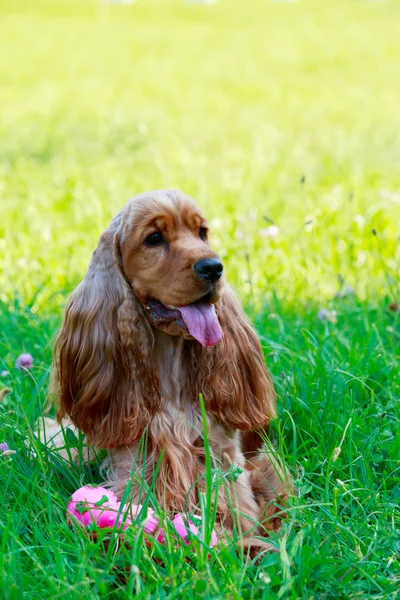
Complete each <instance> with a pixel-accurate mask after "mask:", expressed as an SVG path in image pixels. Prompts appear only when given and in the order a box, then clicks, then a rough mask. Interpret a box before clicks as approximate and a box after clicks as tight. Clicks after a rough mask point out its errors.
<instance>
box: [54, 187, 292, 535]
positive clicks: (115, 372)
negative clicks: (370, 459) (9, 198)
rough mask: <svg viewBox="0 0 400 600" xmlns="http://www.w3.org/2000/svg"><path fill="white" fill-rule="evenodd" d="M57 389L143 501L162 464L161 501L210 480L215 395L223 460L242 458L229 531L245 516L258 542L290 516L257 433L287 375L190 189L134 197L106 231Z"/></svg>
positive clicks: (72, 307)
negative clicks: (276, 382) (276, 377)
mask: <svg viewBox="0 0 400 600" xmlns="http://www.w3.org/2000/svg"><path fill="white" fill-rule="evenodd" d="M54 392H55V393H56V397H57V404H58V419H59V420H60V421H61V420H63V419H64V418H65V417H66V416H67V415H68V416H69V417H70V418H71V420H72V422H73V423H74V424H75V425H76V426H77V427H78V428H79V429H80V430H81V431H83V432H84V433H85V434H86V436H87V440H88V442H89V443H90V444H93V445H94V446H96V447H99V448H107V449H108V451H109V458H108V462H107V464H108V470H107V485H108V486H109V487H110V488H111V489H112V490H113V491H114V492H115V493H117V494H118V495H119V496H120V497H121V495H122V494H123V492H124V489H125V487H126V485H127V483H128V481H129V480H130V477H131V475H132V474H133V475H134V478H133V486H132V499H133V500H136V501H137V500H138V496H139V493H140V488H141V487H142V486H140V485H139V484H138V483H135V473H136V481H137V480H138V477H144V478H145V480H146V481H147V483H148V484H149V485H150V484H151V482H152V479H153V477H154V472H155V469H156V466H157V464H159V466H160V470H159V473H158V476H157V478H156V481H155V493H156V496H157V499H158V501H159V502H160V503H161V504H162V505H163V506H164V507H165V508H166V509H168V510H186V511H188V510H189V511H193V510H196V508H197V507H198V493H199V490H202V489H204V485H205V484H204V470H205V452H204V440H203V435H202V432H203V423H202V418H201V411H200V404H199V395H200V394H202V395H203V396H204V400H205V406H206V413H207V424H208V431H209V443H210V448H211V451H212V454H213V459H214V461H215V465H219V466H220V467H221V469H226V468H227V467H229V466H230V465H237V466H238V467H240V469H239V471H238V472H239V473H240V474H239V476H238V477H237V480H236V482H235V483H234V484H232V485H234V490H233V491H232V490H231V491H232V498H234V499H235V500H234V502H233V504H235V507H234V508H232V500H230V501H229V500H228V496H227V493H226V489H223V487H221V489H220V491H219V494H218V512H217V517H218V522H219V525H220V526H221V527H222V528H225V529H226V530H227V531H228V532H229V531H231V530H232V528H233V526H234V523H235V519H237V522H238V523H239V526H240V528H241V529H242V531H243V533H244V534H245V535H247V537H248V539H249V540H250V539H252V540H253V541H254V539H255V537H254V536H255V535H262V534H263V533H265V530H266V529H277V528H278V527H279V523H280V521H279V518H275V517H274V516H273V515H274V513H275V512H276V511H277V510H279V509H277V508H276V504H275V503H276V501H278V502H283V501H285V499H286V498H287V496H288V493H289V491H290V489H291V484H290V481H288V477H287V475H286V473H285V471H284V469H283V468H281V467H280V466H278V461H277V460H275V459H274V458H273V457H272V455H271V453H269V454H268V453H267V451H266V450H265V449H264V450H263V449H262V448H261V446H262V440H261V438H260V436H259V435H258V433H256V431H257V430H259V429H260V428H267V427H268V425H269V423H270V420H271V419H272V418H273V417H274V416H275V395H274V391H273V386H272V384H271V380H270V378H269V376H268V373H267V371H266V368H265V365H264V359H263V355H262V351H261V348H260V343H259V341H258V339H257V336H256V334H255V332H254V330H253V328H252V327H251V325H250V323H249V322H248V320H247V318H246V317H245V315H244V313H243V310H242V308H241V306H240V303H239V302H238V300H237V299H236V298H235V295H234V294H233V292H232V290H231V288H230V287H229V286H228V285H227V283H226V282H225V279H224V276H223V265H222V263H221V261H220V259H219V257H218V256H217V254H216V253H215V252H214V251H213V250H212V248H211V247H210V244H209V228H208V225H207V221H206V220H205V218H204V216H203V215H202V213H201V211H200V210H199V208H198V206H197V205H196V203H195V202H194V201H193V200H192V199H191V198H189V197H187V196H185V195H184V194H182V193H181V192H178V191H157V192H150V193H146V194H143V195H141V196H138V197H136V198H134V199H133V200H131V201H130V202H129V203H128V204H127V205H126V207H125V208H124V209H123V210H122V211H121V212H120V213H119V214H118V215H117V216H116V217H115V218H114V220H113V221H112V222H111V224H110V226H109V228H108V229H107V230H106V231H105V232H104V233H103V234H102V235H101V237H100V240H99V244H98V247H97V249H96V250H95V252H94V254H93V258H92V260H91V263H90V266H89V269H88V272H87V275H86V277H85V279H84V280H83V281H82V283H81V284H80V285H79V286H78V287H77V288H76V290H75V291H74V292H73V294H72V297H71V299H70V301H69V303H68V306H67V309H66V313H65V319H64V323H63V326H62V329H61V332H60V334H59V336H58V339H57V343H56V350H55V366H54ZM252 432H254V433H252ZM144 434H145V435H146V444H147V445H146V452H145V453H143V452H141V451H140V450H139V446H140V443H141V440H143V436H144ZM260 521H261V522H262V523H263V525H262V526H261V525H260ZM253 541H252V542H251V544H253Z"/></svg>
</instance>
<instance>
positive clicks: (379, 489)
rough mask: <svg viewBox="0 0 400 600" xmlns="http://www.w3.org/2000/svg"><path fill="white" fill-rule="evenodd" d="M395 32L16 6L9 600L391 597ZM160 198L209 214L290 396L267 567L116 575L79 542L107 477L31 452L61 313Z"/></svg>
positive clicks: (5, 178)
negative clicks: (133, 218)
mask: <svg viewBox="0 0 400 600" xmlns="http://www.w3.org/2000/svg"><path fill="white" fill-rule="evenodd" d="M399 19H400V5H399V3H398V2H396V1H395V0H392V1H389V2H386V3H378V2H377V3H372V2H360V1H356V0H354V1H347V0H338V1H337V2H319V1H318V0H303V1H300V2H297V3H279V2H268V1H267V0H254V1H253V2H252V3H251V4H249V3H245V2H242V1H239V0H235V1H233V2H228V0H220V1H219V2H217V3H215V4H213V5H196V4H192V3H189V2H184V1H182V2H181V1H179V2H178V1H176V2H172V1H169V0H168V1H163V0H159V1H155V0H146V1H144V0H138V1H137V3H135V4H133V5H129V6H128V5H126V6H121V5H113V4H109V3H106V2H100V1H99V2H97V1H94V0H93V1H92V2H89V1H85V2H78V1H77V0H71V1H69V2H67V1H62V2H53V1H50V0H48V1H46V0H38V1H37V2H35V3H32V4H28V3H26V2H22V1H20V0H4V1H3V2H2V3H1V6H0V39H1V48H2V52H1V54H0V107H1V110H0V208H1V211H0V302H1V303H0V372H1V371H3V370H6V371H8V372H9V375H7V376H2V377H0V391H1V389H2V388H4V387H7V388H9V389H11V390H12V391H11V393H10V394H8V395H7V396H5V398H4V399H3V401H2V404H1V408H0V418H1V423H0V442H2V441H7V442H8V443H9V446H10V447H12V448H13V449H16V450H17V453H16V454H14V455H12V456H10V457H9V458H7V457H2V456H0V488H1V490H2V498H3V506H2V511H1V514H0V536H1V539H0V543H1V553H0V590H1V592H0V596H1V594H3V596H1V597H5V598H15V599H18V600H19V598H21V597H22V593H24V594H25V595H26V597H28V598H30V599H31V598H32V599H36V598H37V599H39V598H40V599H41V598H68V599H72V598H74V599H75V598H77V599H78V598H79V599H80V598H82V597H87V598H88V599H92V598H93V599H94V598H104V597H109V598H123V597H131V595H132V593H133V592H137V593H138V596H139V597H141V598H155V599H157V600H158V599H159V598H168V599H172V598H176V597H184V598H193V599H197V598H201V597H208V598H234V599H239V598H249V599H250V598H252V599H254V600H258V599H259V598H268V599H276V598H279V599H281V598H293V599H294V598H303V599H304V600H306V599H307V600H308V599H309V598H312V597H314V598H335V599H336V598H352V597H360V598H365V597H377V598H392V597H393V598H394V597H395V590H396V589H397V587H398V585H399V580H398V573H399V565H398V552H399V548H398V546H396V544H398V539H399V527H398V523H399V520H398V519H399V513H398V504H399V478H398V473H399V454H400V443H399V427H398V424H399V416H400V415H399V408H398V397H399V394H400V379H399V351H398V347H399V336H400V329H399V322H398V313H397V312H395V310H390V309H389V303H393V302H396V301H398V296H399V290H398V280H399V259H400V250H399V248H400V245H399V228H398V223H399V222H400V189H399V174H398V173H399V163H400V151H399V148H400V146H399V134H398V132H399V131H400V112H399V109H398V99H399V97H400V78H399V77H398V72H399V71H398V65H399V64H400V45H399V44H398V41H397V38H398V23H399ZM160 187H178V188H180V189H182V190H184V191H186V192H188V193H190V194H191V195H193V196H194V197H196V198H197V199H198V200H199V202H200V204H201V205H202V206H203V207H204V209H205V211H206V213H207V215H208V216H209V218H210V224H211V228H212V230H213V238H214V244H215V246H216V248H217V249H218V250H219V252H220V253H221V256H222V258H223V260H224V263H225V268H226V272H227V274H228V277H229V279H230V281H231V282H232V283H233V284H234V285H235V286H236V288H237V290H238V292H239V293H240V295H241V297H242V298H243V299H244V301H245V304H246V308H247V311H248V313H249V314H250V316H251V317H252V319H253V321H254V322H255V324H256V327H257V330H258V333H259V335H260V337H261V340H262V343H263V346H264V349H265V356H266V361H267V363H268V365H269V368H270V369H271V371H272V374H273V377H274V381H275V386H276V389H277V392H278V397H279V406H280V419H279V420H278V421H277V423H276V425H275V437H276V443H277V445H278V447H279V448H280V451H281V453H282V454H283V455H284V456H285V459H286V461H287V463H288V465H289V468H290V469H291V472H292V473H293V475H294V477H295V478H296V482H297V485H298V489H299V498H298V499H297V500H296V501H294V502H293V504H292V506H291V507H290V508H289V517H288V520H287V522H286V524H285V526H284V529H283V532H282V535H281V536H280V537H279V538H277V539H275V540H274V543H276V544H277V545H278V546H279V547H280V553H279V554H270V555H265V556H263V557H262V559H261V561H260V562H259V563H256V562H251V561H250V562H249V561H245V560H243V556H242V555H241V554H240V552H239V553H237V552H235V551H234V550H233V549H232V548H225V547H221V548H217V549H212V550H211V551H210V559H209V560H208V561H205V560H204V552H203V551H200V547H199V546H196V545H194V546H192V547H189V548H186V547H185V546H183V545H179V544H178V545H176V546H174V547H172V546H171V549H170V554H169V555H168V556H167V559H166V560H164V564H160V563H157V562H155V561H154V560H153V555H152V551H151V550H149V549H147V548H146V547H145V546H144V545H143V544H140V543H137V544H133V545H132V547H131V548H130V549H129V548H128V549H123V548H122V549H121V551H120V552H116V553H115V554H114V555H112V556H110V554H109V553H107V551H106V550H105V549H104V548H103V549H102V547H101V544H99V543H95V542H93V541H91V540H89V539H88V538H87V536H85V535H84V534H83V533H82V532H80V531H79V530H78V531H77V530H71V529H70V528H69V527H68V525H67V522H66V519H65V506H66V502H67V500H68V497H69V494H70V493H71V492H72V491H73V490H74V489H75V488H76V487H79V485H81V484H82V483H88V482H90V481H94V482H95V481H99V474H98V471H97V470H96V469H93V471H89V470H83V471H82V470H81V469H79V468H77V467H74V466H71V465H69V464H67V463H65V462H64V461H62V460H60V459H57V457H54V456H52V455H51V453H49V452H48V451H47V450H45V449H43V448H40V447H39V448H37V452H38V457H37V459H35V460H32V458H31V457H30V456H29V455H28V452H27V450H26V449H25V442H26V440H27V439H28V440H31V439H32V427H33V426H34V423H35V420H36V419H37V418H38V417H39V415H40V414H41V411H42V407H43V405H44V404H45V400H46V389H47V381H48V375H49V369H50V362H51V348H52V344H53V339H54V336H55V332H56V330H57V327H58V326H59V323H60V319H61V315H62V307H63V306H64V304H65V301H66V297H67V295H68V293H69V292H70V291H71V289H72V288H73V286H74V285H75V284H76V283H77V282H78V281H79V280H80V279H81V278H82V276H83V274H84V272H85V269H86V266H87V263H88V260H89V258H90V255H91V252H92V251H93V249H94V247H95V245H96V241H97V238H98V236H99V234H100V232H101V231H102V230H103V229H104V228H105V227H106V226H107V225H108V223H109V221H110V219H111V218H112V216H113V215H114V214H115V213H116V212H117V211H118V210H119V209H120V207H121V206H123V205H124V204H125V202H126V201H127V199H128V198H129V197H131V196H133V195H135V194H136V193H139V192H142V191H144V190H149V189H155V188H160ZM271 226H275V229H273V230H271V229H269V228H270V227H271ZM352 291H354V292H355V293H354V294H352V293H351V292H352ZM340 292H345V293H344V294H342V296H343V297H340ZM349 292H350V295H346V294H348V293H349ZM335 296H337V297H335ZM322 308H323V309H326V310H329V311H336V319H337V323H330V322H328V321H326V320H325V321H321V320H319V319H318V317H317V313H318V311H319V310H320V309H322ZM395 308H396V307H395V306H394V305H392V309H395ZM330 315H332V320H333V321H334V320H335V318H334V313H330ZM23 351H27V352H30V353H32V355H33V356H34V359H35V362H34V368H33V369H32V370H31V371H30V372H27V373H25V372H21V371H18V370H17V369H15V361H16V358H17V357H18V355H19V354H20V353H21V352H23ZM339 449H340V450H339ZM186 558H189V559H190V561H189V562H187V561H186ZM132 565H134V566H135V568H134V569H132V570H129V569H128V571H126V569H125V567H131V566H132ZM121 570H123V572H124V576H125V580H124V579H123V578H121Z"/></svg>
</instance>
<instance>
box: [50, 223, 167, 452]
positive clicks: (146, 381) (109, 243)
mask: <svg viewBox="0 0 400 600" xmlns="http://www.w3.org/2000/svg"><path fill="white" fill-rule="evenodd" d="M121 221H122V217H121V215H119V216H118V217H116V218H115V219H114V221H113V222H112V223H111V225H110V227H109V229H107V231H105V232H104V233H103V234H102V236H101V237H100V240H99V244H98V246H97V249H96V250H95V252H94V254H93V257H92V260H91V263H90V265H89V269H88V272H87V275H86V277H85V279H84V280H83V281H82V283H81V284H80V285H79V286H78V287H77V288H76V290H75V291H74V292H73V294H72V296H71V298H70V300H69V302H68V305H67V308H66V312H65V318H64V322H63V325H62V328H61V331H60V333H59V335H58V338H57V342H56V346H55V352H54V377H53V392H54V393H55V395H56V398H57V404H58V412H57V417H58V419H59V420H61V419H62V418H63V417H65V415H69V416H70V417H71V420H72V421H73V422H74V423H75V425H77V427H78V428H79V429H81V430H82V431H83V432H84V433H85V434H86V435H87V438H88V442H89V443H93V444H95V445H96V446H98V447H100V448H111V447H118V446H126V445H129V444H131V443H132V442H133V441H134V440H136V439H138V438H139V437H140V435H141V434H142V433H143V430H144V428H145V427H146V425H147V424H148V423H149V421H150V418H151V414H152V413H153V411H154V410H155V408H156V406H157V403H158V399H159V393H158V389H159V384H158V378H157V375H156V370H155V367H154V364H153V361H152V358H151V356H152V346H153V334H152V331H151V327H150V325H149V324H148V323H147V320H146V318H145V317H144V314H143V312H142V307H141V305H140V303H139V302H138V300H137V299H136V297H135V295H134V293H133V291H132V288H131V286H130V284H129V281H128V280H127V279H126V276H125V274H124V270H123V266H122V259H121V251H120V236H119V229H120V226H121Z"/></svg>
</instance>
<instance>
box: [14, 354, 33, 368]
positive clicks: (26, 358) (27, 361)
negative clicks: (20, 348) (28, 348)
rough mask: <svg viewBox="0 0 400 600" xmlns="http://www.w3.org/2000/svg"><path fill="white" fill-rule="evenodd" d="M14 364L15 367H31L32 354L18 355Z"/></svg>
mask: <svg viewBox="0 0 400 600" xmlns="http://www.w3.org/2000/svg"><path fill="white" fill-rule="evenodd" d="M15 366H16V367H17V369H31V368H32V367H33V356H32V354H28V353H25V354H21V355H20V356H18V358H17V362H16V363H15Z"/></svg>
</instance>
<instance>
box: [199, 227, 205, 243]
mask: <svg viewBox="0 0 400 600" xmlns="http://www.w3.org/2000/svg"><path fill="white" fill-rule="evenodd" d="M199 236H200V239H201V240H203V241H204V240H206V239H207V227H200V229H199Z"/></svg>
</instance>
